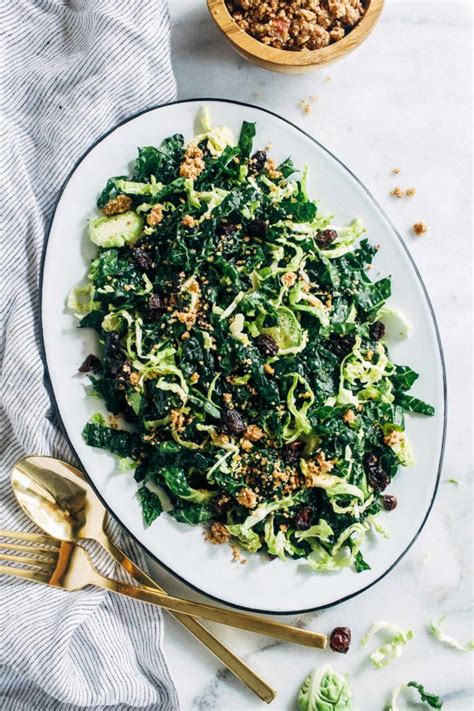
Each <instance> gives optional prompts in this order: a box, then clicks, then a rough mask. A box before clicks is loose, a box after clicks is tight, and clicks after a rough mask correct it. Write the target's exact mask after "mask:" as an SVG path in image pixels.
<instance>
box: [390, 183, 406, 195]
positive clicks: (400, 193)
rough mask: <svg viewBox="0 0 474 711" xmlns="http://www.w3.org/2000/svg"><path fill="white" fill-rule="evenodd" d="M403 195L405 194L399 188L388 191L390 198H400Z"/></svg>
mask: <svg viewBox="0 0 474 711" xmlns="http://www.w3.org/2000/svg"><path fill="white" fill-rule="evenodd" d="M404 194H405V193H404V192H403V190H402V189H401V188H399V187H398V186H397V187H396V188H393V190H390V195H391V196H392V197H397V198H401V197H403V196H404Z"/></svg>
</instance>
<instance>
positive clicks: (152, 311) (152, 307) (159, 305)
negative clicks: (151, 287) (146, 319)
mask: <svg viewBox="0 0 474 711" xmlns="http://www.w3.org/2000/svg"><path fill="white" fill-rule="evenodd" d="M147 306H148V314H149V316H151V318H153V319H155V318H159V317H160V316H161V314H162V313H163V311H164V308H165V307H164V306H163V302H162V300H161V296H159V295H158V294H150V296H149V297H148V304H147Z"/></svg>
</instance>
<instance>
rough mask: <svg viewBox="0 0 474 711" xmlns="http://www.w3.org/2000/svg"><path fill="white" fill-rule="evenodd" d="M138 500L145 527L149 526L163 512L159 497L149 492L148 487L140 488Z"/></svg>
mask: <svg viewBox="0 0 474 711" xmlns="http://www.w3.org/2000/svg"><path fill="white" fill-rule="evenodd" d="M137 494H138V498H139V499H140V503H141V506H142V512H143V520H144V521H145V525H146V526H151V524H152V523H153V521H155V519H157V518H158V516H159V515H160V513H161V512H162V511H163V507H162V505H161V501H160V497H159V496H157V494H155V492H154V491H150V489H148V487H146V486H141V487H140V488H139V489H138V491H137Z"/></svg>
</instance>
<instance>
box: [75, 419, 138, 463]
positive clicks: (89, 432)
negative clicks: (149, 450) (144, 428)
mask: <svg viewBox="0 0 474 711" xmlns="http://www.w3.org/2000/svg"><path fill="white" fill-rule="evenodd" d="M82 436H83V437H84V440H85V442H86V444H88V445H89V446H91V447H100V449H108V450H109V451H110V452H112V453H113V454H118V455H119V457H133V456H134V455H136V454H137V452H138V450H139V448H140V444H141V442H140V437H139V436H138V435H137V434H136V433H134V432H127V431H125V430H114V429H112V428H111V427H104V425H98V424H95V423H94V422H88V423H87V425H86V426H85V427H84V430H83V432H82Z"/></svg>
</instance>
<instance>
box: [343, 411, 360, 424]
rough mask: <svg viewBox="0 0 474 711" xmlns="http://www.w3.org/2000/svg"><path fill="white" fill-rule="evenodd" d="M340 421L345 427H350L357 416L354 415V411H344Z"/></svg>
mask: <svg viewBox="0 0 474 711" xmlns="http://www.w3.org/2000/svg"><path fill="white" fill-rule="evenodd" d="M342 419H343V421H344V422H345V423H346V425H352V423H353V422H355V421H356V419H357V415H356V414H355V412H354V410H346V411H345V413H344V414H343V416H342Z"/></svg>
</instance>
